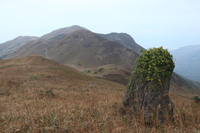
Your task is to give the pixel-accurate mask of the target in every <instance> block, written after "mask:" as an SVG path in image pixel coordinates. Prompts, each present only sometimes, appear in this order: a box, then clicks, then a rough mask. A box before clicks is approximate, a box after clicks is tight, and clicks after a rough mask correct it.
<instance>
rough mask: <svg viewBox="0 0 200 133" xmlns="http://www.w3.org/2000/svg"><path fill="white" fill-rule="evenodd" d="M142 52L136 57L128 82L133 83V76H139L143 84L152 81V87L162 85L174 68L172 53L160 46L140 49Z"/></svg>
mask: <svg viewBox="0 0 200 133" xmlns="http://www.w3.org/2000/svg"><path fill="white" fill-rule="evenodd" d="M141 52H142V54H141V55H140V56H139V58H138V59H137V65H136V66H135V68H134V70H133V73H132V75H131V80H130V81H129V84H128V88H129V86H130V84H133V83H134V79H135V77H137V78H139V79H140V80H141V82H142V83H143V84H147V83H148V82H152V83H153V84H152V87H153V88H155V87H156V86H157V85H162V84H163V83H164V82H165V80H166V79H167V78H171V74H172V72H173V70H174V67H175V65H174V62H173V57H172V55H171V54H170V53H169V52H168V51H167V50H166V49H163V48H162V47H159V48H151V49H148V50H143V51H141Z"/></svg>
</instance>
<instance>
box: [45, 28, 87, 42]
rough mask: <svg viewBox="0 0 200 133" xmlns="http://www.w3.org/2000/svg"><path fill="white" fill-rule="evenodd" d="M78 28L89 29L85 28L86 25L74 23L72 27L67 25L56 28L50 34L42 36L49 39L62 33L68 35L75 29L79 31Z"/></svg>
mask: <svg viewBox="0 0 200 133" xmlns="http://www.w3.org/2000/svg"><path fill="white" fill-rule="evenodd" d="M77 30H87V29H86V28H84V27H81V26H78V25H72V26H70V27H65V28H61V29H57V30H54V31H52V32H51V33H48V34H46V35H44V36H42V37H41V38H42V39H46V40H48V39H50V38H53V37H56V36H59V35H61V34H64V35H68V34H70V33H72V32H74V31H77Z"/></svg>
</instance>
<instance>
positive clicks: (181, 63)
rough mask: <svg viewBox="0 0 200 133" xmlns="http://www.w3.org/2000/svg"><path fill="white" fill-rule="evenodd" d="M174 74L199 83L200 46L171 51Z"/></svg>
mask: <svg viewBox="0 0 200 133" xmlns="http://www.w3.org/2000/svg"><path fill="white" fill-rule="evenodd" d="M171 54H172V55H173V57H174V61H175V70H174V71H175V72H176V73H178V74H181V75H183V76H184V77H186V78H189V79H191V80H196V81H200V45H193V46H186V47H182V48H179V49H177V50H174V51H171Z"/></svg>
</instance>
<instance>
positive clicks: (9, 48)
mask: <svg viewBox="0 0 200 133" xmlns="http://www.w3.org/2000/svg"><path fill="white" fill-rule="evenodd" d="M37 38H38V37H32V36H19V37H17V38H15V39H13V40H10V41H7V42H5V43H2V44H0V59H3V58H5V57H6V56H8V55H10V54H11V53H13V52H14V51H16V50H17V49H18V48H19V47H21V46H22V45H24V44H25V43H27V42H29V41H32V40H36V39H37Z"/></svg>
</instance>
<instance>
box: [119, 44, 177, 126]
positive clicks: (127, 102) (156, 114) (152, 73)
mask: <svg viewBox="0 0 200 133" xmlns="http://www.w3.org/2000/svg"><path fill="white" fill-rule="evenodd" d="M173 69H174V62H173V59H172V55H170V54H169V52H168V51H167V50H165V49H163V48H162V47H160V48H152V49H149V50H145V51H142V54H141V56H140V57H139V58H138V59H137V65H136V66H135V68H134V70H133V72H132V74H131V77H130V80H129V83H128V85H127V90H126V93H125V96H124V98H123V100H122V102H123V105H124V106H125V108H126V111H128V112H129V114H131V115H133V114H134V115H137V116H141V117H142V118H144V121H145V122H146V123H148V124H152V122H155V121H156V120H158V121H159V122H160V123H162V122H164V121H166V120H170V119H171V118H172V116H173V109H174V104H173V102H172V101H171V100H170V98H169V88H170V79H171V75H172V72H173Z"/></svg>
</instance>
